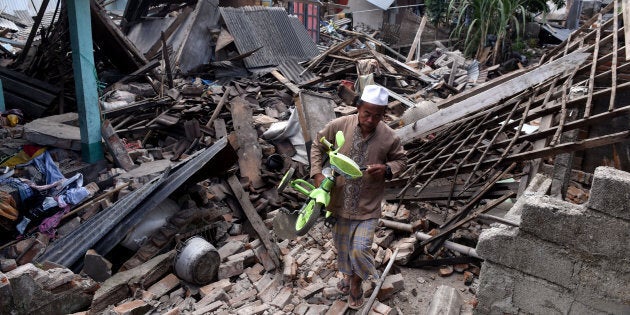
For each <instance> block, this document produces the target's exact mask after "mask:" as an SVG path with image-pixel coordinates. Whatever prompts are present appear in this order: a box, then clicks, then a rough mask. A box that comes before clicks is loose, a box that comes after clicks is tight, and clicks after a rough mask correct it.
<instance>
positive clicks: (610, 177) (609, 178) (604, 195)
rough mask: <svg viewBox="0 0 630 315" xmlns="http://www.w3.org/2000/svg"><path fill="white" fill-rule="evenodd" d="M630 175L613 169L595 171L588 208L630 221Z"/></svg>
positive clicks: (603, 168)
mask: <svg viewBox="0 0 630 315" xmlns="http://www.w3.org/2000/svg"><path fill="white" fill-rule="evenodd" d="M628 200H630V174H629V173H627V172H624V171H621V170H618V169H615V168H612V167H605V166H600V167H598V168H596V169H595V174H594V177H593V184H592V185H591V191H590V197H589V200H588V203H587V205H586V206H587V207H589V208H591V209H593V210H597V211H599V212H603V213H606V214H608V215H611V216H614V217H617V218H622V219H624V220H630V204H629V203H628Z"/></svg>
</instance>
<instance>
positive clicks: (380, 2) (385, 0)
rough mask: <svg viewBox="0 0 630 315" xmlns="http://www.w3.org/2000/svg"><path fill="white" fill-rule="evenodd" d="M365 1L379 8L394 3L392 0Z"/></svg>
mask: <svg viewBox="0 0 630 315" xmlns="http://www.w3.org/2000/svg"><path fill="white" fill-rule="evenodd" d="M367 2H369V3H371V4H373V5H375V6H377V7H379V8H380V9H381V10H387V9H389V7H390V6H391V5H392V3H394V0H367Z"/></svg>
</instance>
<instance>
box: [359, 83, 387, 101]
mask: <svg viewBox="0 0 630 315" xmlns="http://www.w3.org/2000/svg"><path fill="white" fill-rule="evenodd" d="M388 97H389V94H388V93H387V90H386V89H385V88H384V87H382V86H378V85H366V86H365V87H364V88H363V94H361V100H362V101H364V102H367V103H370V104H374V105H379V106H387V98H388Z"/></svg>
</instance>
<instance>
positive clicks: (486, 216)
mask: <svg viewBox="0 0 630 315" xmlns="http://www.w3.org/2000/svg"><path fill="white" fill-rule="evenodd" d="M477 217H478V218H479V219H486V220H490V221H495V222H499V223H503V224H505V225H510V226H515V227H519V226H520V224H519V223H518V222H514V221H510V220H506V219H504V218H500V217H497V216H494V215H491V214H485V213H481V214H478V215H477Z"/></svg>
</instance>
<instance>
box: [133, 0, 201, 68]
mask: <svg viewBox="0 0 630 315" xmlns="http://www.w3.org/2000/svg"><path fill="white" fill-rule="evenodd" d="M192 11H193V9H192V7H185V8H184V10H183V11H182V13H181V14H180V15H178V16H177V17H176V18H175V20H173V22H172V23H171V24H170V25H169V26H168V27H167V28H166V30H165V31H164V35H165V36H166V38H167V39H168V38H169V37H171V35H172V34H173V32H175V30H177V29H178V28H179V26H180V25H181V24H182V22H183V21H184V20H185V19H186V18H187V17H188V15H189V14H190V13H191V12H192ZM161 47H162V42H161V39H160V38H158V39H156V40H155V43H153V45H151V48H149V50H148V51H147V52H146V53H145V54H144V55H145V56H146V58H147V59H153V57H155V55H156V54H157V53H158V51H160V48H161Z"/></svg>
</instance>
